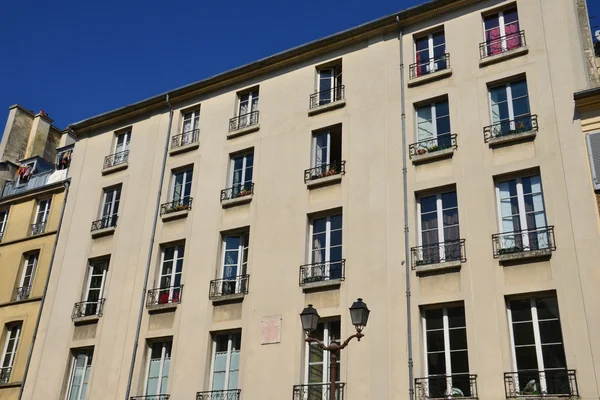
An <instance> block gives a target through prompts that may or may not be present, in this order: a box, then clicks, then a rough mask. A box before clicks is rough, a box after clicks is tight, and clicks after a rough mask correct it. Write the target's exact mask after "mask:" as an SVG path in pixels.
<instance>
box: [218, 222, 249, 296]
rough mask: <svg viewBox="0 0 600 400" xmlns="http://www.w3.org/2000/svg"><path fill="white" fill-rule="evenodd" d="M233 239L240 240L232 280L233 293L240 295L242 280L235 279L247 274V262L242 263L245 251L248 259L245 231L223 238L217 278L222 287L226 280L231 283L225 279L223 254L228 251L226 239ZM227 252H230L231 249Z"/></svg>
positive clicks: (246, 232) (247, 243)
mask: <svg viewBox="0 0 600 400" xmlns="http://www.w3.org/2000/svg"><path fill="white" fill-rule="evenodd" d="M233 237H239V238H240V244H239V246H238V249H237V254H238V257H237V267H236V276H235V277H234V278H233V279H235V293H240V291H241V288H242V281H243V279H241V278H240V279H237V277H238V276H244V275H246V274H247V272H248V271H247V269H248V260H246V262H244V251H245V250H246V249H247V250H248V258H250V232H248V231H245V232H240V233H238V234H228V235H224V236H223V242H222V245H221V246H222V247H223V251H222V254H221V272H220V274H219V276H220V277H221V279H222V280H223V283H222V284H221V285H224V283H225V281H226V280H227V281H231V278H225V254H226V253H227V251H228V250H227V238H233ZM246 238H247V239H246ZM229 251H231V249H230V250H229ZM222 288H223V286H221V290H223V289H222Z"/></svg>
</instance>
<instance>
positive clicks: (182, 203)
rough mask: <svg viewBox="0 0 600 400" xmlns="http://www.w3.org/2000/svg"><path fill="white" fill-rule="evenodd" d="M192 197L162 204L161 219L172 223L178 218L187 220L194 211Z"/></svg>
mask: <svg viewBox="0 0 600 400" xmlns="http://www.w3.org/2000/svg"><path fill="white" fill-rule="evenodd" d="M193 200H194V199H193V198H192V197H185V198H183V199H178V200H173V201H171V202H169V203H165V204H161V206H160V217H161V218H162V220H163V221H170V220H173V219H177V218H185V217H187V215H188V214H189V213H190V210H191V209H192V201H193Z"/></svg>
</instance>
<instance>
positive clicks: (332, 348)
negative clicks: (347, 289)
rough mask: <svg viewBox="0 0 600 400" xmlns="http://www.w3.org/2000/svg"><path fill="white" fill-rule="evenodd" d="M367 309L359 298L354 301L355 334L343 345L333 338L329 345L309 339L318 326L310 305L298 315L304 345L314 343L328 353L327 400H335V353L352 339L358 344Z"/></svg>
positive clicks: (351, 309)
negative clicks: (304, 339)
mask: <svg viewBox="0 0 600 400" xmlns="http://www.w3.org/2000/svg"><path fill="white" fill-rule="evenodd" d="M370 312H371V311H369V309H368V308H367V305H366V304H365V303H364V302H363V301H362V299H361V298H359V299H358V300H356V301H355V302H354V303H353V304H352V306H351V307H350V318H351V319H352V325H354V328H356V333H355V334H354V335H352V336H350V337H349V338H348V339H346V340H345V341H344V342H343V343H341V344H339V342H337V341H336V340H335V337H333V338H332V339H331V343H330V344H329V345H326V344H325V343H323V342H322V341H320V340H319V339H317V338H314V337H311V336H310V334H311V333H312V332H313V331H315V330H316V329H317V326H318V325H319V319H320V317H319V313H318V312H317V310H316V309H315V308H313V306H312V304H309V305H308V306H307V307H306V308H305V309H304V310H302V312H301V313H300V321H301V322H302V329H304V332H306V343H316V344H317V345H318V346H319V348H321V349H322V350H326V351H328V352H329V365H330V368H329V369H330V375H329V399H330V400H335V379H336V375H337V374H336V369H337V359H338V355H337V353H338V352H339V351H340V350H342V349H344V348H346V346H348V343H350V341H351V340H352V339H354V338H356V340H358V341H359V342H360V339H361V338H362V337H363V336H364V335H363V333H362V331H363V329H364V328H365V326H367V321H368V320H369V313H370Z"/></svg>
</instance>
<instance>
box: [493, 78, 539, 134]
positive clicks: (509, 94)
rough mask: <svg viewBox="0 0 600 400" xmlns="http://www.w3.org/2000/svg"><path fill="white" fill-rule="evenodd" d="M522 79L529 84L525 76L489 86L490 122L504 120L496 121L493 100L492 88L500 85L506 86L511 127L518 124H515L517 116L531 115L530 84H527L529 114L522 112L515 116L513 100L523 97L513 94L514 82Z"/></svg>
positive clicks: (496, 122)
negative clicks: (514, 96)
mask: <svg viewBox="0 0 600 400" xmlns="http://www.w3.org/2000/svg"><path fill="white" fill-rule="evenodd" d="M521 81H524V82H525V85H527V80H526V79H525V78H523V79H515V80H513V81H510V82H506V83H503V84H501V85H494V86H490V87H489V88H488V101H489V105H490V122H491V123H492V124H500V123H502V120H499V121H494V109H493V106H494V102H493V100H492V90H493V89H498V88H500V87H504V88H505V91H506V104H507V106H508V120H509V123H510V129H515V126H516V124H515V122H516V120H515V117H522V116H524V115H531V104H530V103H529V85H527V103H528V104H529V114H521V115H517V116H515V110H514V106H513V102H514V101H515V100H518V99H522V98H523V97H518V98H517V99H515V98H513V95H512V84H513V83H516V82H521Z"/></svg>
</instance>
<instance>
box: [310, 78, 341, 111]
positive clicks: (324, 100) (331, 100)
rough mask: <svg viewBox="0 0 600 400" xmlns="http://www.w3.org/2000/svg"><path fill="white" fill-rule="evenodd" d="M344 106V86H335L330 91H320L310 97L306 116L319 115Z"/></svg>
mask: <svg viewBox="0 0 600 400" xmlns="http://www.w3.org/2000/svg"><path fill="white" fill-rule="evenodd" d="M345 105H346V97H345V87H344V85H340V86H335V87H333V88H331V89H327V90H322V91H320V92H316V93H313V94H311V95H310V100H309V103H308V115H315V114H320V113H323V112H326V111H330V110H335V109H336V108H341V107H344V106H345Z"/></svg>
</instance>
